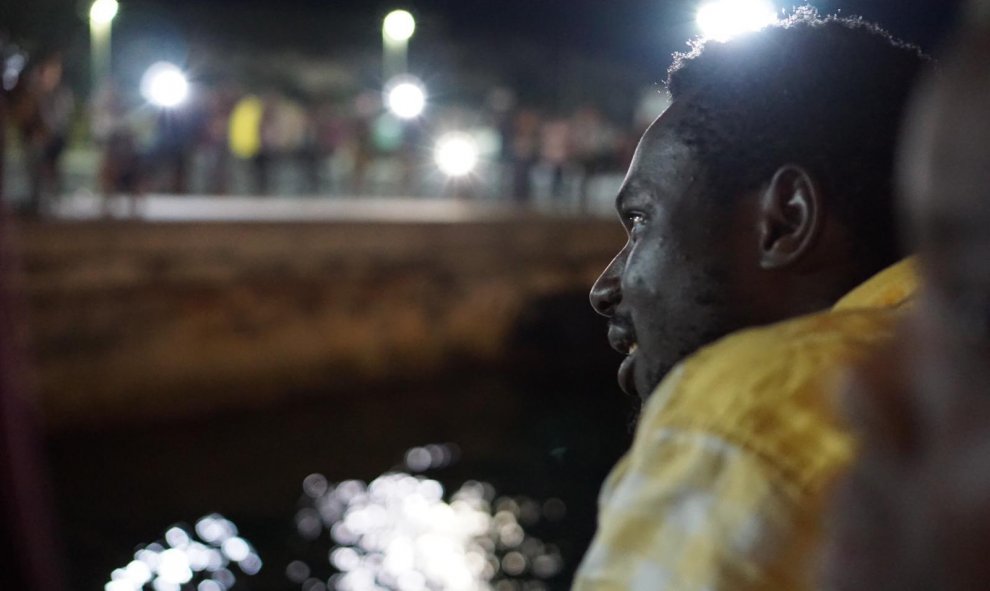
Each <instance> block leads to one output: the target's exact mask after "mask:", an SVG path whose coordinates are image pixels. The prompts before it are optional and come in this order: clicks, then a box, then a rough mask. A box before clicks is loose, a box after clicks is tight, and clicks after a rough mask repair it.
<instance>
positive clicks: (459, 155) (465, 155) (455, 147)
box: [434, 132, 478, 177]
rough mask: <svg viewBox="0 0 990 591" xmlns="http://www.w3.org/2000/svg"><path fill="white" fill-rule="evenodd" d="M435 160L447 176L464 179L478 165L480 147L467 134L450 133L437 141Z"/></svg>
mask: <svg viewBox="0 0 990 591" xmlns="http://www.w3.org/2000/svg"><path fill="white" fill-rule="evenodd" d="M434 159H435V161H436V163H437V166H438V167H439V168H440V170H441V171H442V172H443V173H444V174H446V175H447V176H451V177H462V176H465V175H467V174H470V173H471V171H473V170H474V169H475V167H476V166H477V165H478V145H477V143H476V142H475V141H474V138H472V137H471V136H470V135H468V134H466V133H460V132H450V133H447V134H445V135H443V136H441V137H440V139H439V141H437V146H436V149H435V151H434Z"/></svg>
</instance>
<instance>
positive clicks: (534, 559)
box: [285, 444, 565, 591]
mask: <svg viewBox="0 0 990 591" xmlns="http://www.w3.org/2000/svg"><path fill="white" fill-rule="evenodd" d="M458 456H459V450H458V449H457V448H456V446H453V445H438V444H434V445H428V446H423V447H415V448H412V449H410V450H408V451H407V452H406V453H405V455H404V459H405V462H404V465H403V466H402V469H399V470H396V471H392V472H388V473H385V474H383V475H381V476H379V477H378V478H376V479H374V480H372V481H371V482H370V483H365V482H362V481H359V480H345V481H343V482H339V483H336V484H334V483H331V482H329V481H328V480H327V479H326V478H325V477H324V476H323V475H321V474H311V475H309V476H307V477H306V479H305V480H304V481H303V483H302V488H303V492H304V495H305V497H304V498H305V500H304V502H303V503H302V507H301V508H300V510H299V511H298V512H297V514H296V517H295V525H296V530H297V531H298V533H299V535H300V536H301V537H302V538H303V539H304V540H307V541H308V542H310V543H311V544H316V545H318V544H319V543H320V542H321V541H324V542H325V541H327V540H329V542H330V544H329V551H328V552H327V553H326V554H325V556H326V559H325V561H324V560H320V561H318V562H315V561H309V562H307V561H305V560H294V561H292V562H290V563H289V564H288V565H287V567H286V570H285V574H286V577H287V578H288V579H289V580H290V581H291V582H293V583H295V584H298V585H300V588H301V589H302V590H303V591H321V590H326V589H328V588H330V589H335V590H339V591H425V590H452V591H461V590H463V591H481V590H497V591H513V590H516V591H542V590H543V589H546V585H545V581H546V580H547V579H550V578H552V577H554V576H555V575H556V574H557V573H559V572H560V571H561V569H562V568H563V559H562V558H561V554H560V551H559V549H558V548H557V547H556V546H555V545H553V544H547V543H544V542H543V541H542V540H540V539H538V538H536V537H533V536H531V535H528V534H527V532H526V529H525V528H526V527H528V526H533V525H535V524H537V523H538V522H540V520H542V519H547V520H558V519H561V518H562V517H563V515H564V512H565V507H564V505H563V503H562V502H561V501H560V500H559V499H551V500H549V501H547V502H545V503H543V504H542V505H541V504H540V503H538V502H537V501H535V500H533V499H530V498H528V497H513V498H510V497H500V496H498V495H497V493H496V490H495V487H494V486H492V485H491V484H489V483H486V482H479V481H473V480H472V481H468V482H465V483H463V484H462V485H461V486H460V487H458V488H457V489H456V490H454V491H453V492H452V493H449V494H448V492H447V491H446V490H445V487H444V485H443V484H441V483H440V482H439V481H438V480H435V479H433V478H430V477H428V476H427V475H425V474H423V473H424V472H427V471H429V470H437V469H441V468H445V467H447V466H449V465H451V464H452V463H454V462H456V460H457V458H458ZM325 534H326V535H325ZM328 567H329V568H328ZM328 572H332V573H333V574H332V575H331V576H329V577H326V578H324V577H322V576H320V575H321V573H328Z"/></svg>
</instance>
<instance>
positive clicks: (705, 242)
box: [591, 9, 925, 399]
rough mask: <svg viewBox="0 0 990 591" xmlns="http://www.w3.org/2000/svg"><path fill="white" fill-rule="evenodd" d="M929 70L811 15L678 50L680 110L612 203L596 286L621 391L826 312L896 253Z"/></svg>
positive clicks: (879, 35)
mask: <svg viewBox="0 0 990 591" xmlns="http://www.w3.org/2000/svg"><path fill="white" fill-rule="evenodd" d="M924 63H925V59H924V58H923V57H922V55H921V54H920V52H919V51H918V50H917V48H914V47H911V46H908V45H905V44H903V43H901V42H899V41H896V40H894V39H893V38H891V37H890V36H889V35H888V34H887V33H885V32H884V31H882V30H880V29H879V28H877V27H876V26H874V25H871V24H868V23H865V22H863V21H861V20H855V19H840V18H835V17H829V18H819V17H818V16H817V15H816V14H815V13H814V12H812V11H810V10H807V9H802V10H799V11H797V12H796V13H795V15H794V16H792V17H791V18H789V19H787V20H786V21H783V22H780V23H778V24H777V25H774V26H771V27H769V28H767V29H764V30H763V31H760V32H757V33H754V34H750V35H746V36H743V37H739V38H736V39H734V40H731V41H728V42H724V43H722V42H715V41H707V42H697V43H696V44H695V45H694V46H693V49H692V50H691V51H690V52H688V53H686V54H679V55H677V56H675V61H674V64H673V66H671V68H670V70H669V76H668V81H667V86H668V89H669V92H670V94H671V98H672V103H671V106H670V107H669V108H668V109H667V110H666V111H665V112H664V113H663V114H662V115H661V116H660V118H659V119H657V120H656V121H655V122H654V123H653V124H652V125H651V126H650V128H649V129H648V130H647V132H646V133H645V134H644V136H643V138H642V139H641V141H640V144H639V147H638V148H637V150H636V154H635V156H634V158H633V162H632V165H631V167H630V169H629V172H628V174H627V177H626V180H625V182H624V184H623V186H622V188H621V190H620V191H619V194H618V197H617V199H616V207H617V209H618V211H619V215H620V217H621V220H622V223H623V225H624V226H625V227H626V230H627V232H628V236H629V239H628V241H627V243H626V245H625V247H624V248H623V249H622V250H621V251H620V252H619V254H618V256H617V257H616V258H615V260H614V261H613V262H612V263H611V264H610V265H609V266H608V268H607V269H606V270H605V272H604V273H603V274H602V276H601V277H600V278H599V279H598V281H597V282H596V283H595V286H594V287H593V288H592V292H591V300H592V305H593V306H594V308H595V309H596V310H597V311H598V312H600V313H601V314H603V315H605V316H608V317H609V318H610V319H611V322H610V327H609V340H610V341H611V343H612V346H613V347H614V348H616V349H617V350H619V351H621V352H623V353H626V354H627V358H626V360H625V361H624V362H623V364H622V366H621V368H620V370H619V381H620V384H621V385H622V387H623V389H624V390H625V391H626V392H628V393H630V394H633V393H635V394H638V395H639V396H640V397H641V398H644V399H645V398H646V397H647V396H649V394H650V393H651V392H652V391H653V389H654V388H655V387H656V385H657V384H658V383H659V382H660V380H661V379H662V378H663V376H664V375H665V374H666V373H667V372H668V371H669V370H670V369H671V368H672V367H673V366H674V365H675V364H676V363H677V362H678V361H679V360H681V359H682V358H683V357H685V356H686V355H688V354H690V353H692V352H694V351H695V350H697V349H698V348H699V347H701V346H703V345H705V344H707V343H709V342H712V341H713V340H715V339H718V338H720V337H722V336H724V335H726V334H728V333H730V332H732V331H734V330H737V329H740V328H743V327H747V326H753V325H760V324H767V323H771V322H775V321H779V320H782V319H785V318H789V317H792V316H796V315H800V314H804V313H809V312H813V311H818V310H822V309H824V308H827V307H829V306H830V305H832V304H833V303H834V302H835V301H836V300H837V299H838V298H840V297H841V296H842V295H844V294H845V293H846V292H847V291H849V290H850V289H851V288H853V287H855V286H856V285H857V284H859V283H861V282H862V281H864V280H865V279H867V278H869V277H870V276H871V275H872V274H874V273H875V272H877V271H878V270H880V269H882V268H883V267H884V266H887V265H889V264H890V263H892V262H893V261H895V260H896V259H897V258H898V257H899V256H900V254H901V253H900V251H899V248H898V240H897V236H896V232H895V229H894V215H893V211H892V210H893V202H892V188H891V185H892V170H893V161H894V152H895V149H894V146H895V142H896V139H897V130H898V126H899V122H900V119H901V115H902V112H903V108H904V105H905V103H906V100H907V97H908V95H909V93H910V90H911V88H912V86H913V83H914V81H915V78H916V75H917V74H918V72H919V70H921V68H922V66H923V64H924Z"/></svg>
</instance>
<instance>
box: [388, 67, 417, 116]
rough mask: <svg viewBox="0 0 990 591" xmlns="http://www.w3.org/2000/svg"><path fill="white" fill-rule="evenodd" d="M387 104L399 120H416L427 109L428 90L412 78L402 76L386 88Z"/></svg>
mask: <svg viewBox="0 0 990 591" xmlns="http://www.w3.org/2000/svg"><path fill="white" fill-rule="evenodd" d="M385 104H386V105H387V106H388V110H389V111H390V112H391V113H392V114H393V115H395V116H396V117H398V118H399V119H415V118H416V117H419V116H420V115H421V114H422V113H423V109H425V108H426V89H425V88H424V87H423V84H422V82H420V81H419V80H418V79H416V78H414V77H412V76H400V77H398V78H397V79H395V80H393V81H392V82H390V83H389V84H388V85H387V86H386V87H385Z"/></svg>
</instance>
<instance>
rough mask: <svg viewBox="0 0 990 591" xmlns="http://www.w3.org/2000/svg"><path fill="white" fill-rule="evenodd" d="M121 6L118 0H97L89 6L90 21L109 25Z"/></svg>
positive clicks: (95, 23)
mask: <svg viewBox="0 0 990 591" xmlns="http://www.w3.org/2000/svg"><path fill="white" fill-rule="evenodd" d="M119 8H120V5H118V4H117V0H96V1H95V2H93V4H92V6H90V7H89V21H90V22H91V23H93V24H94V25H109V24H110V22H111V21H112V20H113V18H114V17H115V16H117V10H118V9H119Z"/></svg>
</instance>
